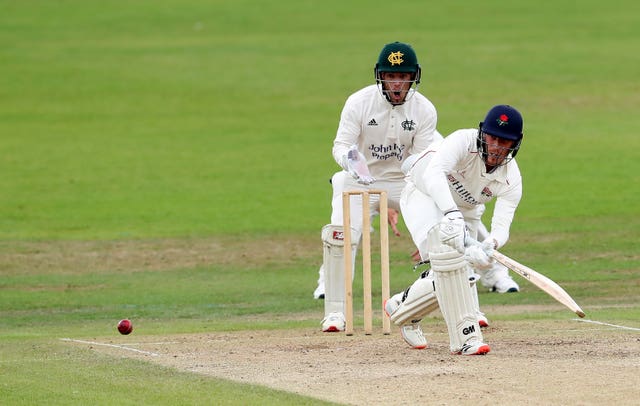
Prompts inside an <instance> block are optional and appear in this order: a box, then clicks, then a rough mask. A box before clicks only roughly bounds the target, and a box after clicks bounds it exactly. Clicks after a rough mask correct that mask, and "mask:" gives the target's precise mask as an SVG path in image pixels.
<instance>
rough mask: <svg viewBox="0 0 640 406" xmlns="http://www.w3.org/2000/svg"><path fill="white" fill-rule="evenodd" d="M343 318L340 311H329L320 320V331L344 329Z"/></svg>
mask: <svg viewBox="0 0 640 406" xmlns="http://www.w3.org/2000/svg"><path fill="white" fill-rule="evenodd" d="M344 327H345V320H344V314H342V313H340V312H333V313H329V315H328V316H327V317H325V318H324V319H323V320H322V332H323V333H334V332H339V331H344Z"/></svg>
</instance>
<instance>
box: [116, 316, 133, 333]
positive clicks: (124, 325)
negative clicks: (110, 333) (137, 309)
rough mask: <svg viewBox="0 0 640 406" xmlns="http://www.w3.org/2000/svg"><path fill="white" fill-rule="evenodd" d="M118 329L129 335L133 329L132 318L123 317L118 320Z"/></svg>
mask: <svg viewBox="0 0 640 406" xmlns="http://www.w3.org/2000/svg"><path fill="white" fill-rule="evenodd" d="M118 331H119V332H120V334H124V335H127V334H129V333H131V332H132V331H133V324H131V320H129V319H123V320H120V321H119V322H118Z"/></svg>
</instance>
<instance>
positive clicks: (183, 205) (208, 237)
mask: <svg viewBox="0 0 640 406" xmlns="http://www.w3.org/2000/svg"><path fill="white" fill-rule="evenodd" d="M272 3H273V4H271V3H266V2H252V1H243V0H240V1H234V2H224V1H213V2H206V1H201V0H187V1H175V0H164V1H150V0H140V1H138V0H137V1H134V2H130V3H127V4H124V3H122V2H118V1H111V0H108V1H102V2H82V1H77V0H60V1H55V2H52V1H42V0H40V1H37V0H36V1H29V2H17V1H2V0H0V44H1V45H2V46H0V61H1V63H0V173H2V174H3V176H2V177H0V196H2V197H1V199H0V344H1V345H0V403H3V404H45V403H46V404H69V403H74V404H112V403H116V402H117V403H122V404H175V403H182V404H212V403H216V404H301V403H304V404H313V403H314V402H316V400H314V399H310V398H303V397H298V396H297V395H292V394H288V393H285V392H279V391H274V390H270V389H266V388H263V387H255V386H248V385H240V384H236V383H231V382H226V381H219V380H214V379H212V378H208V377H205V376H201V375H197V374H189V373H184V372H179V371H176V370H173V369H170V368H167V369H159V368H158V367H157V366H155V365H151V364H147V363H143V362H137V361H136V362H128V361H127V360H124V359H120V358H113V357H107V356H101V355H98V354H96V353H94V352H91V351H88V350H81V349H78V348H76V347H70V346H69V345H68V344H66V343H65V342H61V341H60V340H59V339H60V338H64V337H74V338H79V339H90V338H104V337H108V338H109V339H113V340H117V339H118V337H117V336H115V335H114V334H115V324H116V323H117V321H118V320H119V319H120V318H124V317H130V318H132V319H133V320H134V322H135V326H136V330H135V331H134V334H139V335H141V336H154V335H157V336H158V337H160V336H162V335H165V334H169V333H184V334H188V333H201V332H208V331H231V330H251V329H295V328H305V327H310V326H316V325H317V324H318V321H319V319H320V318H321V315H322V310H321V309H322V306H321V303H318V302H316V301H313V300H311V299H310V297H311V292H312V291H313V288H314V287H315V279H316V270H317V267H318V265H319V261H320V259H321V246H320V241H319V235H320V229H321V227H322V226H323V225H324V224H325V223H326V222H327V221H328V218H329V215H330V212H329V210H330V207H329V198H330V193H331V191H330V186H329V184H328V182H327V180H328V178H329V177H330V176H331V174H332V173H333V172H334V171H335V170H336V165H335V162H333V159H332V157H331V155H330V150H331V143H332V141H333V137H334V135H335V129H336V126H337V122H338V116H339V113H340V109H341V108H342V105H343V103H344V100H345V98H346V97H347V96H348V95H349V94H350V93H351V92H353V91H355V90H357V89H359V88H361V87H363V86H365V85H367V84H370V83H371V82H372V75H373V72H372V71H373V65H374V63H375V60H376V58H377V54H378V52H379V50H380V49H381V47H382V46H383V45H384V44H385V43H387V42H391V41H395V40H400V41H405V42H408V43H411V44H412V45H413V46H414V48H415V49H416V51H417V53H418V57H419V60H420V63H421V65H422V67H423V83H422V84H421V87H420V89H421V91H422V92H423V93H424V94H425V95H427V97H429V98H430V99H431V100H432V101H433V102H434V104H435V106H436V108H437V109H438V113H439V125H438V128H439V129H440V131H441V132H442V133H443V134H447V133H449V132H451V131H453V130H455V129H457V128H462V127H475V126H476V125H477V123H478V121H480V120H481V119H482V118H483V115H484V113H485V112H486V111H487V109H488V108H489V107H491V106H492V105H494V104H498V103H509V104H513V105H514V106H516V107H518V108H519V110H520V111H522V112H523V116H524V120H525V139H524V141H523V146H522V149H521V152H520V153H519V155H518V163H519V165H520V168H521V171H522V173H523V178H524V197H523V200H522V203H521V205H520V208H519V210H518V212H517V215H516V219H515V222H514V225H513V227H512V236H511V241H510V243H509V244H508V245H507V246H506V247H505V248H504V252H505V253H506V254H508V255H510V256H513V257H514V258H516V259H518V260H519V261H521V262H523V263H525V264H527V265H530V266H531V267H533V268H535V269H537V270H540V271H542V272H543V273H545V274H546V275H548V276H549V277H551V278H552V279H554V280H556V281H558V282H559V283H560V284H561V285H562V286H564V287H565V288H566V289H567V290H568V291H569V292H570V293H571V294H572V295H573V296H574V297H575V298H576V300H577V301H578V303H580V304H581V305H582V307H583V308H584V310H585V311H586V312H587V314H588V316H589V317H592V318H594V319H598V320H606V321H608V322H611V323H621V324H626V325H632V326H635V327H640V282H639V281H640V280H639V279H638V276H637V272H638V271H639V270H640V260H639V256H638V248H637V245H638V241H639V237H640V235H639V233H638V229H640V220H639V216H638V214H639V211H638V208H637V207H638V205H637V203H636V199H637V197H638V192H639V190H640V189H639V187H638V185H639V184H640V179H639V176H638V172H639V171H638V170H639V169H640V164H638V152H637V151H638V150H639V147H640V141H638V137H637V134H638V133H639V132H640V116H638V114H637V111H636V110H637V106H638V105H640V96H639V95H640V84H639V83H638V80H637V79H638V78H637V67H638V66H639V65H640V56H638V53H637V52H635V50H637V49H640V28H638V27H640V15H638V13H635V12H633V10H635V8H636V6H635V3H634V2H632V1H628V0H627V1H618V2H614V4H603V3H602V2H598V1H591V0H588V1H583V2H579V4H576V3H575V2H567V1H554V2H550V1H542V2H530V3H526V4H525V3H522V4H521V3H519V2H512V3H504V2H499V1H487V2H482V3H473V4H463V3H456V2H453V3H452V2H424V1H406V2H401V3H393V5H390V4H384V3H380V4H373V3H371V2H364V1H356V2H348V3H346V2H337V1H333V0H330V1H324V2H314V1H297V2H296V1H288V0H287V1H281V2H272ZM391 10H394V11H391ZM411 248H412V247H411V244H410V242H409V241H408V233H407V232H406V231H405V232H404V235H403V237H402V238H401V239H399V240H394V242H393V245H392V265H393V270H394V271H393V272H394V273H393V276H392V284H393V288H394V290H395V289H401V288H404V287H405V286H406V284H407V283H410V281H412V280H413V279H415V275H414V274H412V273H411V272H410V268H411V263H410V262H409V260H408V257H407V254H408V253H409V252H410V251H411ZM519 282H520V284H521V286H522V287H523V292H522V293H521V294H518V295H495V294H488V293H486V294H482V295H481V299H480V300H481V303H482V304H483V305H488V306H499V305H502V304H504V305H509V306H520V305H522V306H523V309H524V308H527V309H529V307H526V306H528V305H531V304H539V303H542V304H550V303H553V300H552V299H550V298H548V297H547V296H546V295H545V294H544V293H542V292H540V291H538V290H536V289H534V288H533V287H531V285H527V284H526V282H525V281H522V280H519ZM492 317H493V318H494V319H497V320H501V319H504V320H507V319H508V320H517V319H521V318H527V319H532V320H540V319H548V318H566V317H570V314H567V313H566V312H560V311H559V312H539V313H535V312H534V313H531V312H530V311H524V310H523V312H522V313H518V314H508V315H507V314H499V313H498V314H495V315H492ZM317 402H318V403H321V402H319V401H317Z"/></svg>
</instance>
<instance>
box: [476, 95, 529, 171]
mask: <svg viewBox="0 0 640 406" xmlns="http://www.w3.org/2000/svg"><path fill="white" fill-rule="evenodd" d="M484 134H490V135H493V136H494V137H498V138H502V139H506V140H511V141H513V144H512V146H511V148H510V149H511V151H510V153H509V155H508V156H507V158H505V160H504V161H503V162H502V165H504V164H506V163H507V162H509V161H510V160H511V159H513V158H514V157H515V156H516V154H517V153H518V149H520V143H521V142H522V115H521V114H520V112H519V111H518V110H516V109H515V108H513V107H511V106H508V105H504V104H500V105H497V106H494V107H492V108H491V110H489V112H488V113H487V116H486V117H485V119H484V121H482V122H481V123H480V126H479V130H478V151H479V152H480V153H481V154H482V159H483V161H485V162H486V158H487V149H486V141H485V138H484Z"/></svg>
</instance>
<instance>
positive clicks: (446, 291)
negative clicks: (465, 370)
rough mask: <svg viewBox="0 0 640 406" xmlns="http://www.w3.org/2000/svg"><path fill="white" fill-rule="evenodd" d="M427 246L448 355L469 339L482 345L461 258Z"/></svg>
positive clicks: (450, 250)
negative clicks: (445, 324) (447, 343)
mask: <svg viewBox="0 0 640 406" xmlns="http://www.w3.org/2000/svg"><path fill="white" fill-rule="evenodd" d="M435 239H436V238H434V240H435ZM430 245H431V247H430V250H429V258H430V259H431V269H432V270H433V271H434V274H435V288H436V296H437V298H438V303H439V304H440V311H441V312H442V316H443V317H444V320H445V322H446V323H447V329H448V331H449V344H450V349H451V352H452V353H457V352H459V351H460V350H461V349H462V346H463V345H464V344H465V343H466V342H467V341H468V340H469V339H472V338H476V339H478V340H479V341H482V332H481V331H480V325H479V324H478V318H477V316H476V310H475V305H474V298H473V293H472V291H471V287H470V286H469V271H468V267H469V266H468V264H467V261H465V260H464V256H463V255H462V254H460V253H459V252H458V251H456V250H454V249H453V248H451V247H449V246H447V245H443V244H440V243H435V244H430ZM474 286H475V284H474Z"/></svg>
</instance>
